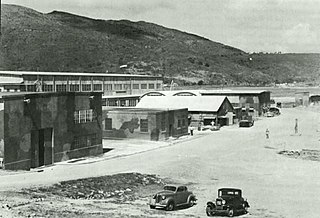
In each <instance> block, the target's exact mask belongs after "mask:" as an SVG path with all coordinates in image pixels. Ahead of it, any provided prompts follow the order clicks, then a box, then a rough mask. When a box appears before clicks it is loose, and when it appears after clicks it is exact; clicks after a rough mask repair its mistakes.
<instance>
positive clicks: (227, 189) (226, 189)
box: [218, 188, 241, 192]
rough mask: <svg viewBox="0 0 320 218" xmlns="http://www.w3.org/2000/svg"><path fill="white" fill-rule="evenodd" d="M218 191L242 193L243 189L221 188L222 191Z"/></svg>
mask: <svg viewBox="0 0 320 218" xmlns="http://www.w3.org/2000/svg"><path fill="white" fill-rule="evenodd" d="M218 191H240V192H241V189H239V188H220V189H218Z"/></svg>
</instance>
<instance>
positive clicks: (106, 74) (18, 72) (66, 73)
mask: <svg viewBox="0 0 320 218" xmlns="http://www.w3.org/2000/svg"><path fill="white" fill-rule="evenodd" d="M0 74H3V75H15V76H23V75H51V76H103V77H149V78H162V77H161V76H149V75H136V74H114V73H78V72H31V71H0Z"/></svg>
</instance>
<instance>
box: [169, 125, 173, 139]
mask: <svg viewBox="0 0 320 218" xmlns="http://www.w3.org/2000/svg"><path fill="white" fill-rule="evenodd" d="M172 135H173V133H172V124H170V125H169V136H172Z"/></svg>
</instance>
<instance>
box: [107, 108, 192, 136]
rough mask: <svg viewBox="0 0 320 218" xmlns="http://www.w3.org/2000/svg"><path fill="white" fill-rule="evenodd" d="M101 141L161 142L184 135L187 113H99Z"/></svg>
mask: <svg viewBox="0 0 320 218" xmlns="http://www.w3.org/2000/svg"><path fill="white" fill-rule="evenodd" d="M102 126H103V138H107V139H125V138H126V139H130V138H134V139H143V140H152V141H158V140H165V139H167V138H169V137H171V136H172V137H180V136H183V135H186V134H188V110H187V109H148V108H145V109H143V108H109V107H106V108H105V109H103V121H102Z"/></svg>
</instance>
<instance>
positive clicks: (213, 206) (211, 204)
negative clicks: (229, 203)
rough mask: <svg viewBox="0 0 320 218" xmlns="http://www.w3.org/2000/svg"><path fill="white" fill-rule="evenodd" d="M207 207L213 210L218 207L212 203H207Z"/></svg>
mask: <svg viewBox="0 0 320 218" xmlns="http://www.w3.org/2000/svg"><path fill="white" fill-rule="evenodd" d="M207 206H209V207H211V208H215V207H216V205H215V203H213V202H212V201H209V202H207Z"/></svg>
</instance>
